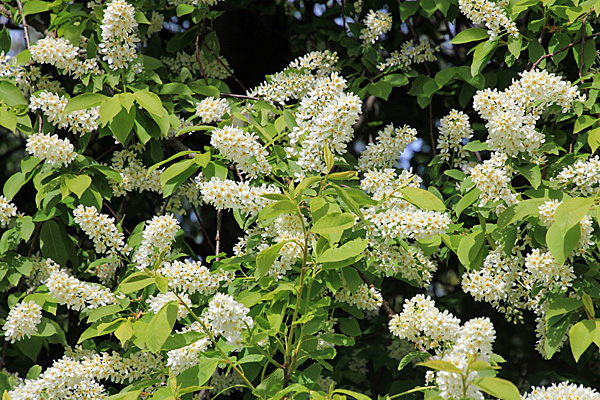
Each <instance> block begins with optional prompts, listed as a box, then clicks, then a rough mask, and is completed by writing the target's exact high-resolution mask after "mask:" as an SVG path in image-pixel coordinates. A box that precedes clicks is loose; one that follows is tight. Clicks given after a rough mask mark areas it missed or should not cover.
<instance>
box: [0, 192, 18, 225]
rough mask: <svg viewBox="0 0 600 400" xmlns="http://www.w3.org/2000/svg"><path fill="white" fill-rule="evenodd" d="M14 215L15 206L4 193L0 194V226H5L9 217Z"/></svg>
mask: <svg viewBox="0 0 600 400" xmlns="http://www.w3.org/2000/svg"><path fill="white" fill-rule="evenodd" d="M16 216H17V206H15V205H14V204H13V203H11V202H10V201H8V199H7V198H6V197H4V195H0V227H2V228H4V227H6V226H7V225H8V223H9V222H10V219H11V218H12V217H16Z"/></svg>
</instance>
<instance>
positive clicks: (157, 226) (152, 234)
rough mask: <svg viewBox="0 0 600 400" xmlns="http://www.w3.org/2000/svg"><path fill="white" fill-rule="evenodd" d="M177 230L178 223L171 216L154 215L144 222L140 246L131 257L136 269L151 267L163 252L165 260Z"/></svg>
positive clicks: (169, 252)
mask: <svg viewBox="0 0 600 400" xmlns="http://www.w3.org/2000/svg"><path fill="white" fill-rule="evenodd" d="M178 230H179V222H178V221H177V219H175V216H174V215H173V214H166V215H160V216H159V215H156V216H154V217H153V218H152V220H151V221H149V222H146V227H145V228H144V233H143V239H142V244H141V245H140V247H139V248H138V249H137V251H136V252H135V253H134V255H133V261H134V262H135V263H136V265H137V267H138V268H139V269H144V268H149V267H151V266H153V265H154V263H155V262H156V261H158V258H159V256H160V255H161V253H163V252H164V258H165V259H167V258H168V256H169V255H170V254H171V244H172V243H173V241H174V240H175V234H177V231H178Z"/></svg>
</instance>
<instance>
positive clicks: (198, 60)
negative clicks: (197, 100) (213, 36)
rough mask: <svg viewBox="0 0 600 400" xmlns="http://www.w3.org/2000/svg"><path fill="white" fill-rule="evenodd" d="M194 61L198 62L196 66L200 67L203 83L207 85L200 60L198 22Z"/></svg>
mask: <svg viewBox="0 0 600 400" xmlns="http://www.w3.org/2000/svg"><path fill="white" fill-rule="evenodd" d="M202 25H204V19H202ZM202 29H204V28H202ZM196 61H197V62H198V67H199V68H200V72H201V73H202V77H203V78H204V83H206V85H207V86H208V78H207V77H206V72H205V71H204V67H202V61H200V24H198V32H196Z"/></svg>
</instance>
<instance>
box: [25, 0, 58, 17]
mask: <svg viewBox="0 0 600 400" xmlns="http://www.w3.org/2000/svg"><path fill="white" fill-rule="evenodd" d="M50 4H52V3H48V2H45V1H41V0H29V1H28V2H26V3H25V4H23V14H24V15H25V16H27V15H31V14H39V13H43V12H46V11H48V8H49V6H50Z"/></svg>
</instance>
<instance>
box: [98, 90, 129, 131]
mask: <svg viewBox="0 0 600 400" xmlns="http://www.w3.org/2000/svg"><path fill="white" fill-rule="evenodd" d="M122 108H123V106H122V104H121V102H120V101H119V99H118V98H117V97H109V98H107V99H106V100H105V101H104V103H102V104H100V110H99V111H98V112H99V113H100V119H101V120H102V127H104V126H106V124H108V123H109V122H111V121H112V120H113V118H114V117H115V116H116V115H117V114H118V113H119V112H120V111H121V109H122Z"/></svg>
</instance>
